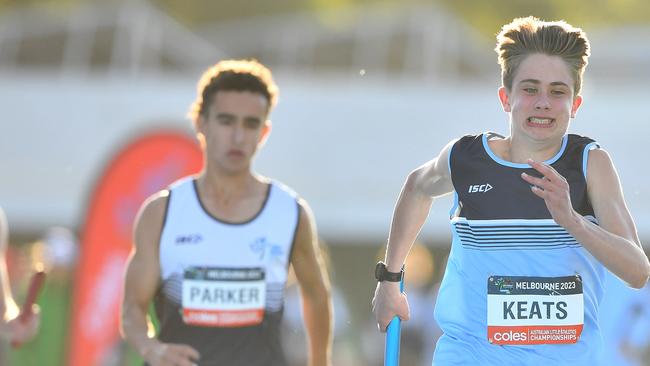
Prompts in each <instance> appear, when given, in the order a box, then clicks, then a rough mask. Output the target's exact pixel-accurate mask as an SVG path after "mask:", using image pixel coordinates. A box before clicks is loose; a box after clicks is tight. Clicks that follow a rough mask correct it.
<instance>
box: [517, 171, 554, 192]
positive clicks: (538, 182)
mask: <svg viewBox="0 0 650 366" xmlns="http://www.w3.org/2000/svg"><path fill="white" fill-rule="evenodd" d="M521 178H522V179H523V180H525V181H526V182H528V183H530V184H532V185H534V186H537V187H541V188H544V189H547V188H548V187H549V186H550V183H551V182H550V181H549V180H548V179H546V177H542V178H537V177H533V176H532V175H529V174H526V173H521Z"/></svg>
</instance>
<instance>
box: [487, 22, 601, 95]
mask: <svg viewBox="0 0 650 366" xmlns="http://www.w3.org/2000/svg"><path fill="white" fill-rule="evenodd" d="M495 51H496V52H497V54H498V62H499V65H501V80H502V82H503V86H505V87H506V88H507V89H508V90H510V89H512V81H513V78H514V76H515V74H516V72H517V69H518V68H519V65H520V64H521V62H522V61H523V60H524V59H525V58H526V56H528V55H530V54H533V53H542V54H546V55H549V56H560V57H561V58H562V59H563V60H564V61H565V62H566V64H567V65H568V66H569V70H570V72H571V75H572V76H573V81H574V93H575V95H578V94H580V90H581V89H582V76H583V74H584V71H585V67H586V66H587V61H588V58H589V53H590V45H589V40H588V39H587V35H586V34H585V32H583V31H582V29H580V28H576V27H574V26H572V25H570V24H568V23H566V22H565V21H562V20H561V21H554V22H547V21H543V20H540V19H538V18H536V17H533V16H529V17H526V18H516V19H514V20H513V21H512V22H510V23H509V24H506V25H504V26H503V28H501V32H500V33H499V34H498V35H497V45H496V48H495Z"/></svg>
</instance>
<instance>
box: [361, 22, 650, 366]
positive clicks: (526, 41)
mask: <svg viewBox="0 0 650 366" xmlns="http://www.w3.org/2000/svg"><path fill="white" fill-rule="evenodd" d="M497 40H498V42H497V47H496V51H497V53H498V56H499V57H498V59H499V64H500V65H501V70H502V82H503V86H502V87H501V88H500V89H499V99H500V101H501V104H502V106H503V109H504V111H505V112H506V113H508V115H509V120H510V135H509V136H507V137H502V136H498V135H496V134H494V133H490V132H486V133H483V134H480V135H476V136H464V137H461V138H460V139H458V140H455V141H452V142H450V143H449V144H448V145H447V146H445V147H444V148H443V149H442V151H441V152H440V154H439V155H438V157H436V158H434V159H433V160H431V161H429V162H428V163H426V164H424V165H423V166H421V167H419V168H417V169H416V170H414V171H413V172H412V173H411V174H410V175H409V176H408V178H407V180H406V183H405V185H404V188H403V190H402V193H401V195H400V197H399V200H398V202H397V206H396V208H395V212H394V217H393V221H392V226H391V230H390V235H389V239H388V249H387V252H386V263H385V267H384V264H382V263H380V264H378V267H381V268H379V273H380V275H381V276H380V279H384V278H388V279H390V278H391V276H392V275H391V273H397V272H399V271H400V268H401V266H402V264H403V263H404V260H405V258H406V256H407V255H408V252H409V249H410V247H411V244H412V243H413V241H414V240H415V238H416V236H417V234H418V232H419V230H420V228H421V226H422V224H423V223H424V221H425V219H426V217H427V214H428V211H429V208H430V207H431V203H432V200H433V198H434V197H438V196H440V195H443V194H446V193H451V192H453V193H454V197H455V200H454V202H455V204H454V207H453V208H452V210H451V212H450V218H451V229H452V235H453V242H452V247H451V253H450V256H449V260H448V262H447V269H446V272H445V274H444V279H443V281H442V284H441V287H440V292H439V295H438V300H437V304H436V311H435V312H436V314H435V315H436V318H437V320H438V322H439V324H440V327H441V328H442V330H443V332H444V334H443V336H442V337H441V338H440V339H439V340H438V343H437V347H436V351H435V354H434V359H433V364H434V365H500V366H503V365H547V364H548V365H599V364H601V363H602V362H601V361H600V358H599V350H600V349H602V348H603V347H604V345H603V344H602V339H601V335H600V330H599V325H598V304H599V301H600V299H601V298H602V295H603V279H604V278H603V277H604V275H605V271H607V270H609V271H611V272H612V273H613V274H615V275H616V276H618V277H619V278H620V279H622V280H623V281H625V282H626V283H628V284H629V286H631V287H634V288H641V287H643V286H644V285H645V284H646V282H647V281H648V276H650V264H649V263H648V258H647V257H646V255H645V253H644V252H643V249H642V247H641V244H640V241H639V238H638V235H637V232H636V228H635V224H634V221H633V219H632V217H631V215H630V213H629V211H628V209H627V207H626V205H625V202H624V199H623V193H622V190H621V184H620V182H619V180H618V176H617V173H616V170H615V168H614V165H613V163H612V161H611V159H610V157H609V155H608V154H607V152H605V150H603V149H601V148H600V146H599V145H598V144H597V143H596V142H594V141H593V140H591V139H590V138H587V137H583V136H578V135H573V134H567V129H568V127H569V120H570V119H571V118H574V117H575V115H576V112H577V111H578V108H579V107H580V105H581V103H582V97H581V96H580V88H581V84H582V75H583V71H584V68H585V66H586V65H587V58H588V56H589V42H588V40H587V38H586V35H585V33H584V32H583V31H582V30H580V29H578V28H574V27H573V26H571V25H569V24H567V23H565V22H545V21H540V20H539V19H537V18H534V17H528V18H519V19H515V20H514V21H513V22H511V23H510V24H507V25H505V26H504V27H503V29H502V31H501V33H500V34H499V35H498V37H497ZM394 277H395V278H397V277H398V276H394ZM373 307H374V308H373V311H374V313H375V315H376V318H377V322H378V325H379V328H380V330H382V331H385V329H386V326H387V324H388V323H389V321H390V319H391V318H392V317H393V316H395V315H398V316H399V317H400V318H402V319H408V317H409V309H408V303H407V299H406V296H405V295H404V294H400V291H399V284H398V283H397V282H390V281H380V282H379V283H378V285H377V289H376V291H375V297H374V299H373Z"/></svg>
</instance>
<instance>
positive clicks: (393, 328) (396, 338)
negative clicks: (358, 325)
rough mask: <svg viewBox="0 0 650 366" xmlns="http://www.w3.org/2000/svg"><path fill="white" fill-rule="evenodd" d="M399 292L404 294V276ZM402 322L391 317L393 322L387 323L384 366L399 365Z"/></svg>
mask: <svg viewBox="0 0 650 366" xmlns="http://www.w3.org/2000/svg"><path fill="white" fill-rule="evenodd" d="M399 290H400V292H404V276H402V279H401V281H400V282H399ZM401 325H402V321H401V319H400V318H399V317H398V316H395V317H393V320H391V321H390V323H388V327H386V349H385V352H384V366H398V365H399V343H400V337H401V333H402V328H401Z"/></svg>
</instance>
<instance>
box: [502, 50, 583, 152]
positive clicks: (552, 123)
mask: <svg viewBox="0 0 650 366" xmlns="http://www.w3.org/2000/svg"><path fill="white" fill-rule="evenodd" d="M573 83H574V80H573V77H572V76H571V73H570V71H569V66H568V65H567V64H566V63H565V62H564V60H562V58H560V57H559V56H549V55H545V54H539V53H537V54H532V55H530V56H527V57H526V58H525V59H524V60H523V61H522V62H521V64H520V65H519V69H518V70H517V72H516V74H515V76H514V78H513V82H512V90H506V89H505V88H501V89H500V90H499V97H500V99H501V103H502V105H503V109H504V110H505V111H506V112H509V113H510V130H511V134H512V135H513V137H514V136H520V137H527V138H528V139H530V140H533V141H544V140H548V139H551V140H554V139H558V140H559V139H561V138H562V136H564V135H565V134H566V132H567V129H568V128H569V119H570V118H573V117H575V113H576V112H577V110H578V108H579V107H580V104H581V103H582V97H580V96H576V97H574V87H573Z"/></svg>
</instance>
